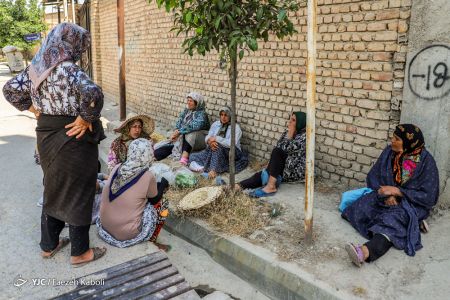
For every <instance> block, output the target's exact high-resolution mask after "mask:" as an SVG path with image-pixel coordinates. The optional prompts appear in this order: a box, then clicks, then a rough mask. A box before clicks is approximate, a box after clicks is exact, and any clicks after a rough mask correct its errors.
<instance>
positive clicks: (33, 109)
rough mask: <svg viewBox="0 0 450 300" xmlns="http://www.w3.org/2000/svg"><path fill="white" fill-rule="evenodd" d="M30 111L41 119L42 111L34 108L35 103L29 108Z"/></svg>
mask: <svg viewBox="0 0 450 300" xmlns="http://www.w3.org/2000/svg"><path fill="white" fill-rule="evenodd" d="M28 111H29V112H32V113H33V114H34V116H35V118H36V120H37V119H39V117H40V116H41V113H40V112H39V111H38V110H36V108H34V106H33V105H31V106H30V108H29V109H28Z"/></svg>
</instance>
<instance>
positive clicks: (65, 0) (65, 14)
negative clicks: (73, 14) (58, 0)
mask: <svg viewBox="0 0 450 300" xmlns="http://www.w3.org/2000/svg"><path fill="white" fill-rule="evenodd" d="M63 10H64V22H67V21H69V13H68V10H69V7H68V6H67V0H64V1H63Z"/></svg>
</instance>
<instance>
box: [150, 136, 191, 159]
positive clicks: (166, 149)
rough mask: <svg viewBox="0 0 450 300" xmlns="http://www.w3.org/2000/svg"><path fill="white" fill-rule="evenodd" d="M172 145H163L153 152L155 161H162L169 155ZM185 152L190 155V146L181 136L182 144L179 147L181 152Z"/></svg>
mask: <svg viewBox="0 0 450 300" xmlns="http://www.w3.org/2000/svg"><path fill="white" fill-rule="evenodd" d="M172 149H173V145H165V146H162V147H160V148H158V149H156V150H155V152H154V154H155V159H156V160H163V159H164V158H166V157H167V156H169V155H170V154H172ZM183 151H186V152H187V153H191V151H192V146H191V145H189V143H188V142H187V141H186V139H185V138H184V135H183V144H182V145H181V152H183Z"/></svg>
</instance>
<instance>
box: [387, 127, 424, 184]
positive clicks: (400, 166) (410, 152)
mask: <svg viewBox="0 0 450 300" xmlns="http://www.w3.org/2000/svg"><path fill="white" fill-rule="evenodd" d="M394 135H396V136H397V137H399V138H400V139H401V140H402V142H403V152H400V153H397V154H396V155H395V156H394V158H393V161H392V172H393V175H394V181H395V183H397V184H398V185H402V184H404V183H405V182H406V181H408V180H409V178H411V176H412V175H413V173H414V170H415V169H416V167H417V164H418V163H419V162H420V154H421V153H422V149H423V148H424V146H425V140H424V138H423V134H422V131H421V130H420V128H419V127H417V126H415V125H413V124H400V125H398V126H397V127H396V128H395V131H394Z"/></svg>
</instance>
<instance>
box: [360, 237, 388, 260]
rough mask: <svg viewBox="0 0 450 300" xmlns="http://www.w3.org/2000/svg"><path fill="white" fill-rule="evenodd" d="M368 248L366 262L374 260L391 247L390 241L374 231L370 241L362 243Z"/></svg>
mask: <svg viewBox="0 0 450 300" xmlns="http://www.w3.org/2000/svg"><path fill="white" fill-rule="evenodd" d="M364 245H365V246H366V247H367V249H369V257H368V258H367V262H371V261H375V260H377V259H378V258H380V257H381V256H383V255H384V254H386V252H388V250H389V249H390V248H391V247H392V243H391V242H390V241H389V240H388V239H387V238H386V237H385V236H384V235H382V234H379V233H376V234H375V235H374V236H373V237H372V239H370V241H368V242H367V243H365V244H364Z"/></svg>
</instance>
